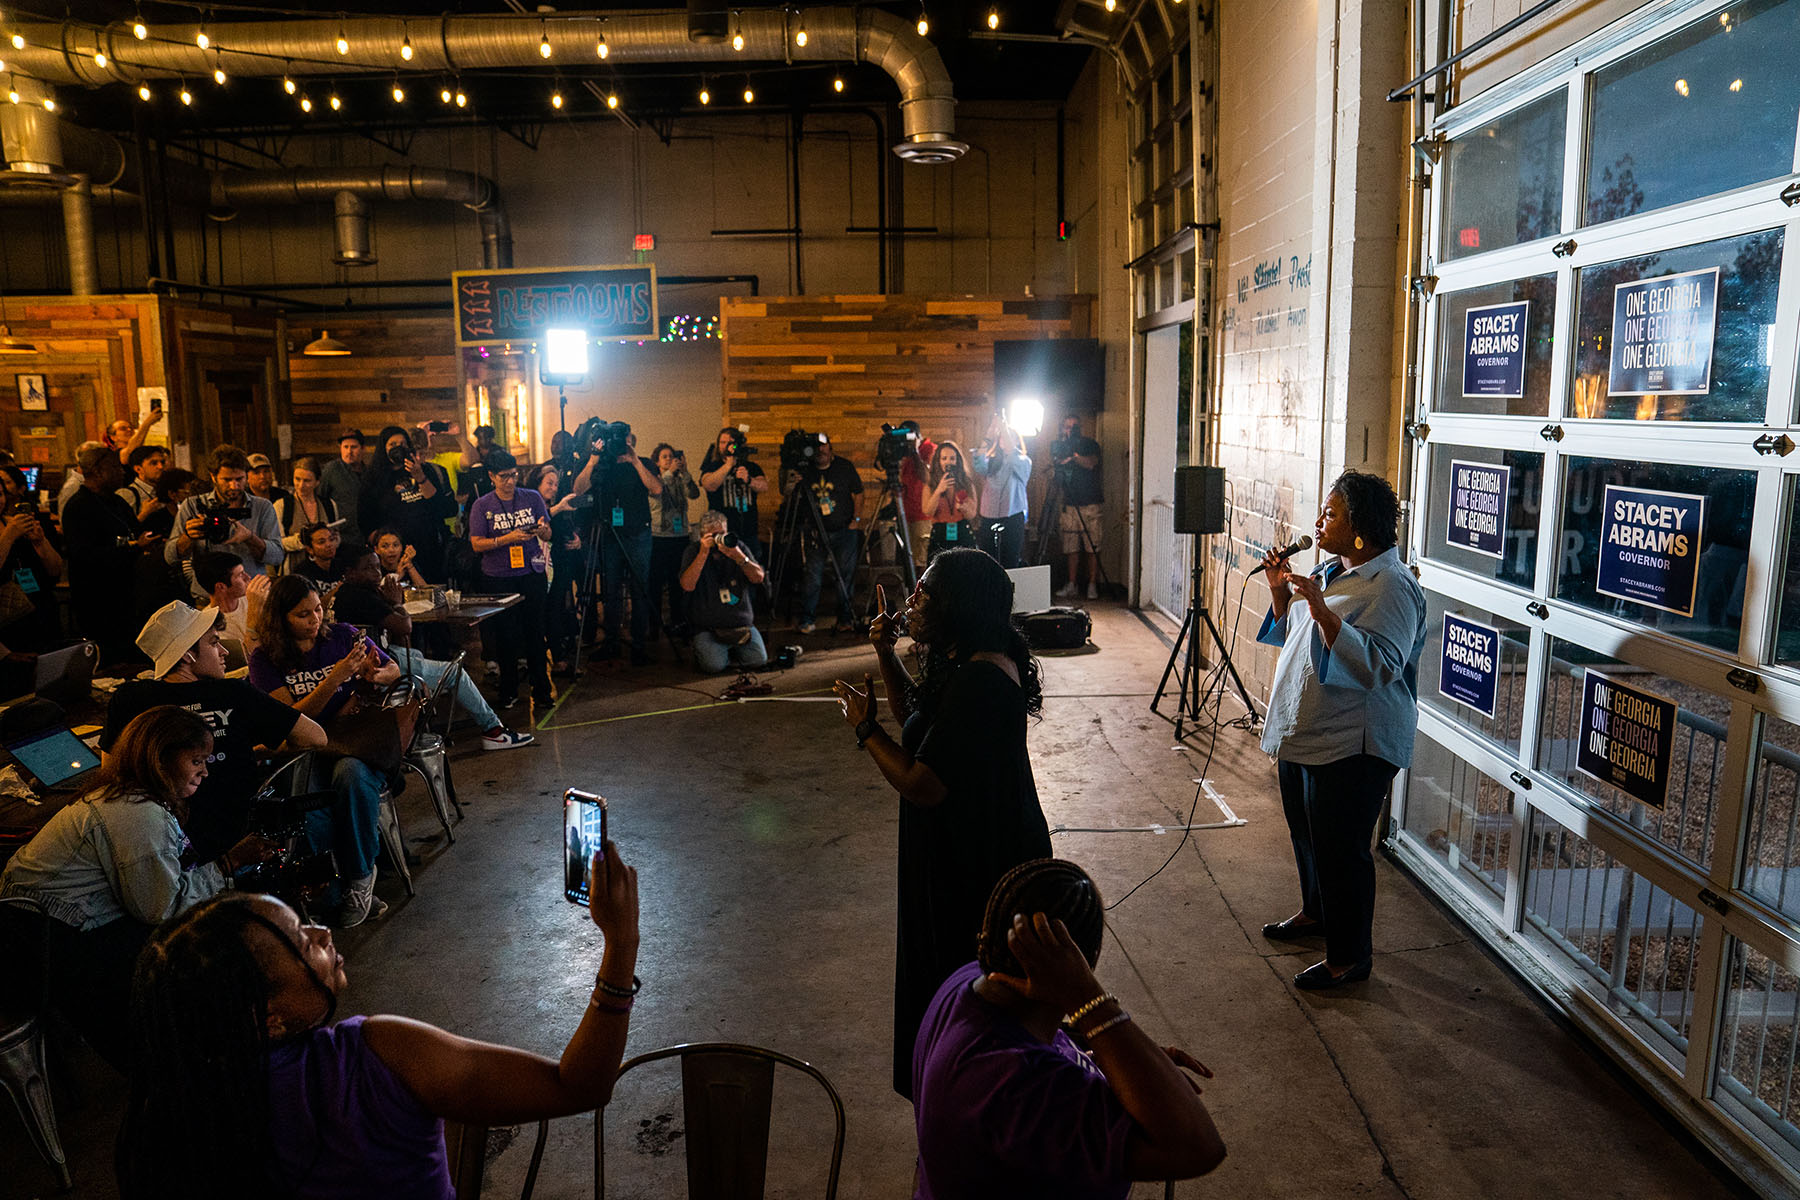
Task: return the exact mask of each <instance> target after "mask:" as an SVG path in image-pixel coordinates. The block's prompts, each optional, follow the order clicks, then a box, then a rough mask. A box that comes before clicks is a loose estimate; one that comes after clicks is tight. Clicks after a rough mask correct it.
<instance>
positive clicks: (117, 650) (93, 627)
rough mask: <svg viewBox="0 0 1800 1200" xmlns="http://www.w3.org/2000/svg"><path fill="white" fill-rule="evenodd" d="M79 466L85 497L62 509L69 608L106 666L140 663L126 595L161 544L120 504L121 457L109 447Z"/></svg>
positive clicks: (89, 454)
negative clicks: (142, 561) (141, 562)
mask: <svg viewBox="0 0 1800 1200" xmlns="http://www.w3.org/2000/svg"><path fill="white" fill-rule="evenodd" d="M79 465H80V467H81V477H82V478H81V491H79V492H77V493H76V494H75V495H73V496H71V497H70V498H69V503H68V506H67V507H66V508H64V509H63V553H64V555H65V557H66V558H67V559H68V563H69V602H70V605H71V606H72V607H73V608H74V610H75V622H76V624H77V625H78V626H79V627H80V630H81V635H82V636H83V637H86V638H89V639H91V640H92V641H94V642H95V643H96V644H97V645H98V646H99V647H100V661H101V663H102V664H105V665H107V666H111V665H113V664H115V663H120V662H125V661H127V660H129V659H132V658H136V657H137V654H136V650H135V647H134V646H133V645H132V634H133V633H134V632H136V630H135V616H136V614H135V612H134V611H133V607H132V604H131V602H130V595H129V592H128V591H127V589H129V588H130V587H131V585H132V582H133V581H134V580H136V578H137V574H138V565H137V564H138V557H139V556H140V555H141V554H143V553H144V551H145V550H147V549H149V548H150V547H151V546H152V545H154V544H155V543H156V542H157V540H158V539H157V537H156V535H155V534H153V533H145V532H143V531H142V530H141V529H139V528H138V523H137V516H136V514H135V513H133V512H132V511H131V505H129V504H127V503H126V502H125V501H123V500H121V499H119V496H118V491H119V486H120V484H122V483H123V482H124V479H125V469H124V468H123V467H121V466H120V465H119V456H118V455H117V454H114V453H113V452H112V451H111V450H108V449H107V448H106V447H104V446H101V447H99V448H97V449H93V450H87V451H84V452H83V453H82V455H81V459H80V464H79ZM40 557H42V556H41V554H40ZM121 593H124V594H121Z"/></svg>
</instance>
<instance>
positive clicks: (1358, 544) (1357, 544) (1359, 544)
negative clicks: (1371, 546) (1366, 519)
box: [1356, 538, 1363, 550]
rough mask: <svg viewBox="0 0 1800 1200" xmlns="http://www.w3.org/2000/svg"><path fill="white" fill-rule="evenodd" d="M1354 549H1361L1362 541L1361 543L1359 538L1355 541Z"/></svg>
mask: <svg viewBox="0 0 1800 1200" xmlns="http://www.w3.org/2000/svg"><path fill="white" fill-rule="evenodd" d="M1356 548H1357V549H1358V550H1361V549H1362V548H1363V541H1362V539H1361V538H1357V539H1356Z"/></svg>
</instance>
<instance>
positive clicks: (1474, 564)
mask: <svg viewBox="0 0 1800 1200" xmlns="http://www.w3.org/2000/svg"><path fill="white" fill-rule="evenodd" d="M1456 462H1462V463H1480V464H1483V465H1486V466H1493V467H1505V468H1506V469H1507V484H1506V520H1505V521H1504V523H1502V524H1501V528H1500V536H1501V539H1502V540H1501V544H1500V551H1499V552H1500V554H1501V557H1499V558H1495V557H1494V556H1493V555H1492V554H1484V553H1482V552H1481V551H1480V550H1472V549H1470V548H1469V543H1470V538H1469V536H1468V535H1460V536H1459V537H1458V539H1457V541H1456V542H1452V541H1451V539H1450V536H1449V535H1450V523H1451V517H1452V511H1453V509H1454V508H1455V505H1454V504H1453V502H1452V493H1453V491H1454V483H1453V472H1452V468H1451V464H1452V463H1456ZM1543 481H1544V456H1543V455H1542V454H1539V453H1536V452H1534V451H1530V450H1489V449H1486V448H1478V447H1475V446H1453V445H1449V444H1447V443H1435V444H1433V445H1432V447H1431V490H1430V492H1429V494H1428V495H1427V496H1426V498H1425V512H1426V524H1425V537H1426V542H1425V555H1426V557H1427V558H1434V559H1437V560H1438V561H1440V562H1444V563H1448V564H1450V565H1451V566H1453V567H1459V568H1461V569H1462V570H1464V571H1469V572H1471V573H1473V574H1476V575H1480V576H1482V577H1483V578H1486V579H1496V580H1499V581H1500V582H1501V583H1510V584H1512V585H1514V586H1515V587H1521V588H1524V589H1525V590H1527V591H1530V590H1531V587H1532V584H1533V582H1534V581H1535V580H1536V578H1537V545H1538V543H1537V539H1538V501H1539V497H1540V495H1541V494H1542V490H1543ZM1484 548H1487V547H1484Z"/></svg>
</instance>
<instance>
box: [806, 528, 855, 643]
mask: <svg viewBox="0 0 1800 1200" xmlns="http://www.w3.org/2000/svg"><path fill="white" fill-rule="evenodd" d="M825 536H826V538H827V539H828V540H829V545H830V547H831V557H832V558H834V559H836V560H837V568H838V574H839V575H841V576H843V579H844V592H845V597H846V598H845V599H842V600H839V601H838V620H839V621H840V622H842V623H844V624H846V625H848V624H850V623H852V622H854V621H855V620H856V616H855V614H854V613H852V612H851V611H850V601H849V599H848V596H849V593H850V592H852V591H854V590H855V585H854V584H853V583H852V582H851V581H852V580H853V579H855V578H856V530H854V529H829V530H826V532H825ZM824 583H825V554H824V552H823V551H822V550H820V548H819V543H818V541H817V540H816V538H814V537H808V538H807V540H806V577H805V579H804V580H803V581H802V586H801V588H800V622H801V624H805V623H806V622H808V621H811V620H812V619H813V614H814V613H816V612H818V611H819V590H820V588H821V587H822V586H823V585H824ZM833 590H836V585H833Z"/></svg>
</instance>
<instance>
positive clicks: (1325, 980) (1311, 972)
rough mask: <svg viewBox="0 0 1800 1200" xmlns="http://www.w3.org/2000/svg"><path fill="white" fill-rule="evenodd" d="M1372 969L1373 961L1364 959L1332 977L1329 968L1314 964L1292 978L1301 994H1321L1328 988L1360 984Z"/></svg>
mask: <svg viewBox="0 0 1800 1200" xmlns="http://www.w3.org/2000/svg"><path fill="white" fill-rule="evenodd" d="M1374 969H1375V960H1374V959H1372V958H1365V959H1363V960H1362V961H1361V962H1359V963H1357V964H1356V965H1355V966H1354V967H1351V968H1350V969H1349V970H1348V971H1345V972H1344V973H1343V974H1342V975H1333V974H1332V973H1331V968H1330V967H1328V966H1326V965H1325V964H1324V963H1322V962H1316V963H1314V964H1313V965H1312V966H1310V967H1308V968H1306V970H1304V971H1302V972H1300V973H1299V974H1298V975H1296V976H1294V986H1295V987H1297V988H1299V989H1300V990H1301V991H1303V992H1323V991H1325V990H1327V989H1329V988H1335V987H1343V986H1344V985H1345V984H1350V983H1361V982H1362V981H1363V980H1365V979H1367V978H1368V977H1369V972H1370V971H1372V970H1374Z"/></svg>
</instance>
